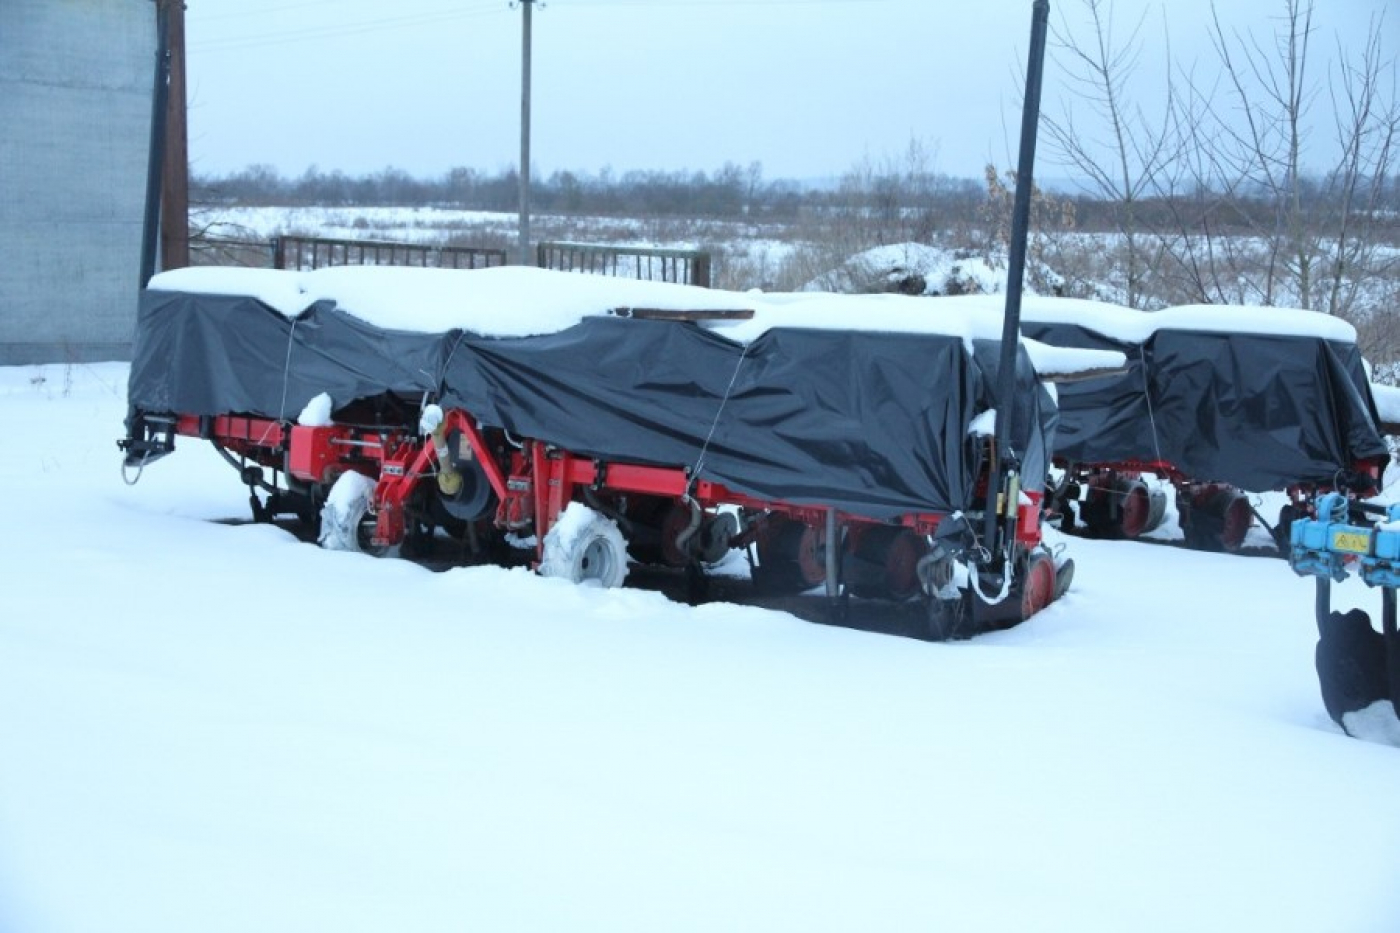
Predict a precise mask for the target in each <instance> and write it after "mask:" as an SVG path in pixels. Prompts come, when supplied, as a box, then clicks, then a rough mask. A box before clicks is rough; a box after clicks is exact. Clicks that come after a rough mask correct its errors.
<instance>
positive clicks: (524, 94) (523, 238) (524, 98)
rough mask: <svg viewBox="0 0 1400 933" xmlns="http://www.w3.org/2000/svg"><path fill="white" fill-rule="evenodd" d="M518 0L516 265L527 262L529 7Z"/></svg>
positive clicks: (525, 0)
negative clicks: (518, 77) (518, 94)
mask: <svg viewBox="0 0 1400 933" xmlns="http://www.w3.org/2000/svg"><path fill="white" fill-rule="evenodd" d="M534 5H535V0H520V12H521V14H522V19H521V29H520V265H522V266H528V265H530V8H531V7H533V6H534Z"/></svg>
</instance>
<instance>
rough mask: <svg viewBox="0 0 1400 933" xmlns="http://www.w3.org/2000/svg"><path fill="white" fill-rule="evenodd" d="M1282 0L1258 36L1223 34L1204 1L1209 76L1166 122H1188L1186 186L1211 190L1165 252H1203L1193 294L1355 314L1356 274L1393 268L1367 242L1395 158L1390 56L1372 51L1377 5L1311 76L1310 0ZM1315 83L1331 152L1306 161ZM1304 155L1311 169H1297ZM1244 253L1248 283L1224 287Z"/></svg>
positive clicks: (1363, 280)
mask: <svg viewBox="0 0 1400 933" xmlns="http://www.w3.org/2000/svg"><path fill="white" fill-rule="evenodd" d="M1282 3H1283V8H1284V9H1283V15H1282V17H1281V18H1280V20H1279V26H1278V28H1277V29H1276V31H1275V32H1274V34H1273V36H1272V42H1268V43H1266V42H1262V41H1260V40H1259V39H1258V38H1257V37H1255V36H1253V35H1252V34H1249V33H1239V32H1233V33H1228V34H1227V32H1226V30H1225V29H1224V27H1223V26H1222V25H1221V22H1220V19H1219V16H1218V14H1217V12H1216V10H1215V8H1214V7H1212V17H1211V39H1212V43H1213V45H1214V48H1215V52H1216V56H1217V58H1218V60H1219V63H1220V66H1221V79H1220V83H1219V85H1218V86H1213V87H1210V88H1207V89H1203V88H1201V87H1200V86H1197V85H1195V84H1194V83H1191V84H1189V85H1188V86H1189V88H1190V93H1189V100H1188V102H1187V103H1186V104H1184V106H1183V109H1182V110H1181V111H1180V113H1181V114H1182V116H1181V118H1180V120H1179V125H1181V126H1183V127H1189V128H1190V133H1189V136H1188V140H1189V146H1188V148H1189V149H1190V150H1191V152H1192V157H1193V159H1194V162H1193V173H1194V180H1195V182H1196V187H1197V188H1198V189H1200V190H1204V191H1209V192H1211V194H1212V196H1213V203H1212V205H1211V206H1210V208H1209V209H1208V210H1204V211H1201V212H1200V213H1198V214H1197V215H1196V216H1195V217H1194V218H1193V219H1192V222H1191V224H1183V226H1182V229H1183V232H1185V233H1194V235H1195V237H1194V240H1192V245H1190V246H1189V247H1188V248H1187V251H1186V252H1184V253H1182V252H1178V253H1177V255H1178V257H1179V258H1182V261H1183V262H1184V263H1187V264H1189V263H1192V262H1195V261H1197V260H1199V259H1200V258H1201V257H1202V256H1204V269H1203V271H1202V273H1201V274H1200V275H1199V276H1198V281H1199V283H1200V284H1201V285H1203V286H1205V285H1206V284H1207V283H1210V287H1209V288H1204V289H1203V294H1202V298H1204V299H1207V300H1231V299H1232V298H1236V297H1244V298H1246V299H1247V300H1251V301H1255V302H1257V303H1261V304H1266V305H1272V304H1292V305H1296V306H1298V307H1301V308H1308V309H1313V310H1319V311H1325V312H1327V313H1330V314H1335V315H1339V316H1342V317H1347V318H1355V317H1357V316H1358V315H1359V314H1364V313H1366V309H1364V308H1361V307H1359V306H1358V299H1359V298H1360V297H1361V296H1362V295H1363V293H1364V292H1365V290H1366V288H1367V283H1368V282H1369V281H1371V280H1373V279H1374V278H1376V277H1377V276H1380V277H1384V276H1386V275H1389V274H1393V272H1394V271H1395V270H1394V269H1386V268H1384V266H1385V264H1386V262H1387V261H1389V262H1391V263H1393V262H1394V259H1393V258H1391V259H1389V260H1387V254H1386V253H1384V252H1382V251H1381V250H1379V249H1378V247H1379V246H1380V244H1381V237H1382V236H1383V233H1384V228H1385V224H1386V220H1385V218H1384V215H1383V213H1382V212H1381V210H1380V208H1381V207H1382V200H1383V197H1384V194H1385V186H1386V184H1387V183H1388V179H1389V178H1390V176H1391V175H1392V174H1393V173H1394V172H1395V170H1396V166H1397V160H1396V143H1397V131H1400V100H1398V99H1397V96H1396V71H1395V64H1394V62H1393V61H1387V60H1386V58H1385V53H1384V49H1383V46H1382V41H1381V39H1382V36H1383V35H1384V33H1383V30H1382V26H1383V23H1382V21H1381V19H1379V18H1377V19H1375V20H1373V22H1372V23H1371V25H1370V29H1369V31H1368V35H1367V40H1366V43H1365V46H1364V48H1363V49H1362V50H1361V52H1360V54H1357V53H1356V51H1355V50H1348V49H1343V48H1340V47H1339V48H1338V50H1337V53H1338V54H1337V56H1336V62H1335V63H1334V64H1333V66H1332V68H1331V70H1330V72H1329V73H1328V74H1327V75H1326V76H1325V79H1324V80H1321V81H1319V80H1318V79H1316V78H1315V77H1314V70H1315V69H1314V68H1313V67H1312V40H1313V38H1314V36H1315V33H1316V27H1315V26H1314V22H1313V20H1314V7H1313V3H1312V2H1311V0H1282ZM1222 89H1223V93H1222ZM1324 91H1325V92H1326V93H1327V95H1328V96H1329V98H1330V102H1331V105H1332V110H1333V114H1334V116H1333V136H1332V139H1331V143H1332V144H1333V146H1334V153H1335V154H1334V156H1333V159H1334V160H1335V161H1333V162H1332V164H1331V166H1330V168H1326V167H1324V168H1321V170H1320V171H1318V167H1317V163H1318V161H1319V160H1320V156H1319V153H1318V151H1317V150H1318V148H1320V147H1316V146H1315V145H1314V138H1313V133H1314V132H1315V130H1316V124H1315V122H1314V120H1313V111H1314V107H1315V105H1316V103H1317V102H1318V100H1319V99H1320V98H1321V97H1322V95H1323V92H1324ZM1321 158H1325V156H1324V157H1321ZM1310 166H1311V167H1313V168H1314V171H1318V173H1317V174H1315V175H1313V174H1310V173H1309V171H1308V170H1309V168H1310ZM1192 224H1193V225H1194V229H1192ZM1241 234H1243V236H1241ZM1188 239H1189V238H1188ZM1201 241H1204V243H1205V246H1204V247H1200V246H1199V245H1197V244H1199V243H1200V242H1201ZM1183 242H1184V241H1183ZM1242 246H1243V247H1244V249H1245V250H1248V251H1252V253H1253V255H1252V256H1251V255H1247V254H1246V253H1245V252H1243V251H1242V250H1241V247H1242ZM1391 255H1392V256H1393V254H1391ZM1251 259H1253V261H1254V265H1255V266H1256V268H1257V269H1258V270H1259V271H1258V273H1257V274H1256V275H1254V276H1253V277H1252V280H1253V282H1254V283H1255V285H1254V287H1253V294H1250V295H1247V296H1237V295H1232V294H1231V293H1230V292H1229V290H1228V288H1227V286H1226V285H1225V283H1239V282H1241V281H1243V280H1245V277H1244V276H1243V273H1244V271H1245V269H1246V268H1247V266H1248V264H1249V261H1250V260H1251Z"/></svg>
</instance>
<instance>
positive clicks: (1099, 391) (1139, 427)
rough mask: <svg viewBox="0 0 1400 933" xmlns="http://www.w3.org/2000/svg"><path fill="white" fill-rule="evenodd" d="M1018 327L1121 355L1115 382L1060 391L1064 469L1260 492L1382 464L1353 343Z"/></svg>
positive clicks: (1058, 451)
mask: <svg viewBox="0 0 1400 933" xmlns="http://www.w3.org/2000/svg"><path fill="white" fill-rule="evenodd" d="M1023 329H1024V332H1025V334H1026V336H1027V337H1031V338H1034V339H1036V340H1040V341H1042V342H1044V343H1048V344H1050V345H1052V346H1063V347H1083V348H1091V349H1103V350H1118V351H1121V352H1122V353H1124V354H1125V355H1126V356H1127V358H1128V369H1127V372H1126V373H1124V374H1122V375H1115V376H1104V377H1100V378H1096V379H1091V380H1087V381H1085V382H1079V383H1072V384H1068V385H1062V386H1060V387H1059V407H1060V424H1059V430H1058V433H1057V435H1056V438H1055V455H1056V457H1057V458H1059V459H1062V460H1064V461H1066V462H1070V463H1080V464H1099V463H1102V464H1110V463H1122V462H1125V461H1132V460H1140V461H1166V462H1168V463H1170V464H1171V465H1173V466H1174V467H1176V468H1177V469H1178V470H1180V471H1181V472H1182V473H1184V474H1185V475H1186V476H1187V477H1189V478H1191V479H1194V480H1199V481H1202V482H1225V483H1229V484H1231V485H1233V486H1237V487H1239V488H1241V489H1249V490H1254V491H1264V490H1270V489H1283V488H1286V487H1287V486H1289V485H1292V484H1294V483H1303V482H1330V481H1332V480H1334V479H1335V477H1336V475H1337V473H1338V471H1342V470H1349V469H1351V467H1352V466H1353V464H1354V463H1356V462H1357V461H1365V460H1375V461H1377V462H1378V463H1381V464H1382V465H1383V463H1384V461H1385V460H1386V458H1387V452H1386V446H1385V442H1384V440H1383V439H1382V438H1381V436H1380V433H1379V431H1378V430H1377V427H1376V425H1377V423H1378V420H1379V419H1378V418H1377V416H1376V410H1375V403H1374V401H1373V400H1372V398H1371V392H1370V388H1369V384H1368V381H1367V378H1366V372H1365V368H1364V366H1363V365H1362V361H1361V352H1360V351H1359V350H1358V349H1357V348H1356V346H1355V345H1354V344H1350V343H1345V342H1338V341H1329V340H1325V339H1322V338H1320V337H1309V336H1301V335H1296V336H1295V335H1274V334H1241V333H1218V332H1210V331H1186V330H1160V331H1157V332H1156V333H1154V334H1153V335H1151V336H1150V337H1149V338H1148V339H1147V340H1145V341H1143V342H1142V343H1128V342H1124V341H1120V340H1115V339H1113V338H1110V337H1106V336H1104V335H1103V334H1100V333H1098V332H1096V331H1092V330H1089V329H1087V328H1084V327H1078V326H1075V325H1068V324H1043V323H1032V322H1027V323H1026V324H1025V325H1024V328H1023Z"/></svg>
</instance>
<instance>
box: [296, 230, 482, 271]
mask: <svg viewBox="0 0 1400 933" xmlns="http://www.w3.org/2000/svg"><path fill="white" fill-rule="evenodd" d="M505 264H506V251H505V250H503V249H487V248H484V247H477V246H419V245H415V244H412V243H389V242H380V241H376V240H331V239H324V238H321V237H299V236H282V237H276V238H275V239H273V241H272V265H273V267H274V268H277V269H301V270H306V269H320V268H322V267H325V266H425V267H429V268H436V269H485V268H488V267H490V266H504V265H505Z"/></svg>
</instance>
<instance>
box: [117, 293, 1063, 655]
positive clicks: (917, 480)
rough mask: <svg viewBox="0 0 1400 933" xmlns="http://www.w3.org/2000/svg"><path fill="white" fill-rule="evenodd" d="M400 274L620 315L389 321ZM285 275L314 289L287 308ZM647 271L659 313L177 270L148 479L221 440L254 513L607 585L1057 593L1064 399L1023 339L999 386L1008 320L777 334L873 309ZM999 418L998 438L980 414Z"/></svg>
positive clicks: (152, 340)
mask: <svg viewBox="0 0 1400 933" xmlns="http://www.w3.org/2000/svg"><path fill="white" fill-rule="evenodd" d="M391 273H392V275H393V279H392V281H393V283H394V289H393V290H401V291H403V293H404V294H406V295H407V294H413V295H418V296H420V298H419V299H418V300H420V301H421V300H422V299H421V295H422V293H423V290H424V289H429V290H432V289H436V290H439V292H440V293H439V294H436V295H434V297H433V298H432V299H431V301H429V302H428V303H429V304H431V305H433V306H434V307H453V308H466V309H473V308H475V309H482V308H485V309H486V310H484V311H480V312H479V313H477V316H476V318H474V319H473V321H474V323H475V324H476V325H478V326H480V322H481V321H483V320H486V319H494V320H496V321H499V322H508V323H509V324H511V325H517V324H519V315H520V309H522V308H536V309H538V308H541V307H546V308H547V307H551V306H553V305H554V304H555V303H557V302H558V301H561V300H567V301H573V302H575V303H577V302H578V301H580V300H584V301H585V302H586V301H596V302H597V303H598V308H597V310H596V313H594V311H592V310H589V311H586V312H585V313H582V314H581V315H580V316H579V317H578V319H577V321H576V322H574V323H572V324H570V325H569V326H565V327H562V328H560V329H555V330H550V331H548V332H544V333H526V334H525V335H518V336H508V335H501V334H493V335H486V334H482V333H479V332H476V331H466V330H461V329H449V330H447V331H441V332H439V331H436V330H424V329H415V328H417V325H416V324H414V323H412V322H411V321H410V322H408V323H406V324H404V325H402V326H399V327H395V328H386V327H382V326H379V325H376V324H372V323H370V322H369V320H368V319H369V318H374V319H376V320H378V319H382V318H383V316H384V315H383V314H381V313H379V312H378V311H376V312H375V313H371V314H365V313H364V310H365V307H366V300H365V299H364V298H363V297H362V295H364V294H382V293H383V292H384V291H386V289H385V288H384V287H383V283H384V281H385V277H386V276H387V275H389V274H391ZM420 273H421V275H420ZM279 276H280V277H283V278H276V277H279ZM269 277H273V278H269ZM270 281H275V282H277V283H280V285H283V286H286V287H285V288H281V289H280V291H281V293H283V294H290V295H293V296H297V297H299V298H304V299H305V300H306V301H307V302H309V306H308V307H305V308H301V309H299V310H294V309H293V308H292V307H290V306H289V307H284V308H280V309H279V308H278V307H274V306H272V305H270V304H269V303H268V302H269V300H272V299H268V298H266V297H259V294H260V290H266V287H267V283H268V282H270ZM642 285H645V286H647V288H646V289H644V290H643V291H644V295H643V296H642V297H643V298H644V299H645V300H646V301H647V302H648V305H649V306H648V307H641V306H638V305H637V304H632V305H629V306H625V307H624V306H620V305H618V304H616V301H617V299H616V298H614V297H613V296H614V294H616V289H618V288H619V287H620V286H619V285H618V284H615V280H607V279H603V278H601V277H588V276H581V275H577V274H570V273H555V272H548V271H545V270H538V269H523V268H502V269H485V270H475V271H460V272H457V271H451V272H448V271H441V270H417V269H393V270H386V269H375V268H342V269H331V270H318V271H316V272H310V273H294V272H275V273H274V272H269V271H267V270H242V271H241V272H240V271H239V270H224V269H217V270H210V269H188V270H178V271H176V272H171V273H165V274H163V275H161V276H158V277H157V278H156V279H154V280H153V282H152V283H151V287H150V288H148V289H147V290H146V292H145V293H144V294H143V298H142V304H141V310H140V317H139V322H138V329H137V347H136V353H135V359H134V361H133V364H132V370H131V380H130V385H129V400H130V403H131V411H130V415H129V418H128V424H127V436H126V438H125V439H124V440H123V441H122V447H123V449H124V450H125V453H126V458H125V463H126V466H127V467H128V468H130V469H140V468H143V467H145V466H147V465H149V464H150V463H152V462H153V461H155V460H156V459H158V458H159V457H161V456H163V455H165V454H167V453H169V452H171V451H172V450H173V449H174V447H175V443H176V439H177V438H199V439H203V440H207V441H209V442H211V443H212V444H213V445H214V446H215V448H216V449H218V450H219V452H220V453H221V454H222V456H223V457H224V458H225V459H226V460H228V462H229V463H230V464H231V465H232V466H233V467H234V468H235V469H236V470H237V471H238V474H239V476H240V477H241V479H242V481H243V482H244V483H246V484H247V485H248V487H249V492H250V499H251V502H252V509H253V513H254V516H255V518H257V519H260V520H272V519H275V518H279V517H286V516H290V517H294V518H297V519H300V520H302V521H304V522H305V523H307V524H308V525H310V526H314V527H315V528H316V529H317V534H318V538H319V540H320V541H321V543H322V544H324V545H325V546H327V547H332V548H341V549H351V550H363V551H371V552H379V551H386V550H390V549H398V550H399V551H401V552H403V553H406V554H410V555H411V554H413V553H414V552H415V550H416V551H418V552H419V553H423V552H425V551H427V550H428V549H431V548H438V549H441V548H443V547H444V546H446V547H450V548H453V549H456V551H457V552H458V553H459V554H460V555H461V557H462V558H463V559H464V560H468V561H497V562H511V561H516V560H524V561H528V562H530V563H532V564H533V565H535V566H537V567H538V568H539V569H540V571H541V572H543V573H547V574H553V575H560V576H565V577H568V578H570V579H573V580H576V581H580V582H589V583H596V584H600V585H604V586H614V585H617V584H619V583H620V582H621V581H622V578H623V575H624V574H625V573H626V571H627V568H628V566H629V564H630V563H640V564H654V565H663V566H670V567H676V568H683V569H684V571H685V573H686V574H687V575H688V576H689V578H690V579H691V581H692V583H693V584H694V588H695V590H696V591H697V592H698V591H699V590H700V589H702V588H703V586H704V583H705V580H706V570H707V568H709V567H711V566H712V565H713V564H715V563H716V562H717V561H719V560H720V559H721V558H724V557H725V556H727V555H728V554H729V553H730V551H731V550H733V549H743V550H744V551H746V553H747V554H748V555H749V558H750V562H751V564H752V578H753V581H754V585H755V587H757V588H759V589H761V590H763V591H766V592H772V593H799V592H804V591H810V590H819V591H822V592H824V594H825V595H827V596H841V597H842V598H843V599H844V598H846V597H847V595H849V596H854V597H857V598H863V599H864V598H870V599H882V600H886V601H916V602H917V601H922V602H923V603H926V610H927V612H926V619H927V621H926V624H925V626H924V632H925V633H926V634H927V635H928V636H929V637H933V638H944V637H951V636H956V635H963V634H971V633H972V632H974V631H977V630H982V629H985V628H988V627H995V626H1002V625H1006V624H1011V623H1014V622H1018V621H1020V620H1021V619H1024V618H1026V617H1028V616H1030V615H1032V614H1033V613H1035V612H1036V611H1038V610H1039V609H1041V608H1043V607H1044V606H1045V605H1047V604H1048V603H1049V602H1050V601H1051V599H1053V598H1054V597H1055V595H1056V594H1057V592H1063V590H1064V588H1065V587H1066V586H1067V585H1068V579H1069V573H1070V569H1069V566H1070V565H1068V564H1067V563H1066V562H1063V561H1061V562H1060V565H1059V566H1058V567H1057V566H1056V562H1055V560H1054V556H1053V555H1052V554H1051V552H1050V551H1049V550H1048V549H1047V548H1046V546H1045V545H1044V544H1043V543H1042V541H1041V535H1040V510H1041V508H1040V507H1041V501H1042V492H1041V482H1040V481H1041V477H1043V476H1044V472H1045V469H1046V467H1047V465H1048V459H1049V447H1048V444H1047V439H1048V437H1049V435H1050V432H1051V431H1052V429H1053V418H1054V404H1053V401H1052V396H1051V394H1050V393H1049V392H1048V391H1047V389H1046V388H1045V386H1044V385H1042V384H1041V382H1040V378H1041V375H1042V374H1040V373H1038V372H1037V371H1036V370H1035V368H1034V365H1033V361H1032V359H1031V357H1030V355H1029V353H1028V351H1027V350H1026V348H1025V347H1024V346H1023V345H1021V344H1020V343H1019V342H1016V344H1015V345H1014V347H1013V350H1014V353H1013V356H1012V370H1011V372H1010V373H1009V375H1010V382H1009V386H1010V387H1009V388H1006V387H1001V388H999V387H998V383H999V381H1000V380H999V378H998V374H999V366H1000V362H999V359H998V357H999V350H1000V343H999V341H997V340H995V339H991V338H990V337H987V338H984V337H980V336H975V337H974V338H973V339H969V337H968V336H967V334H966V333H951V334H950V333H946V332H936V331H935V332H922V333H899V332H876V331H857V330H846V329H830V328H829V329H811V328H806V327H793V326H783V323H782V322H783V321H785V320H794V319H796V320H802V319H806V318H809V317H812V316H823V315H824V316H825V317H826V318H828V319H829V318H831V316H832V315H833V314H835V315H836V316H837V317H841V316H843V315H844V316H845V317H846V318H850V319H856V318H860V317H863V316H866V315H867V313H868V308H869V307H870V304H869V302H870V301H871V300H872V299H871V298H863V297H859V296H844V297H842V296H827V297H826V298H823V299H820V302H819V303H820V304H821V305H822V307H823V308H824V309H825V310H822V309H820V308H817V307H816V306H815V305H813V303H812V302H811V301H803V300H796V299H794V300H792V301H791V302H790V303H789V304H788V305H786V306H784V307H782V308H772V307H766V306H764V302H763V296H749V295H739V294H734V293H724V292H718V291H709V290H702V289H694V288H691V287H688V286H675V285H666V284H663V283H621V286H627V287H626V288H624V289H623V291H622V293H621V298H622V299H623V300H626V299H636V298H637V297H638V293H637V291H636V289H637V288H638V287H640V286H642ZM272 290H273V291H278V289H277V288H274V289H272ZM444 290H445V293H441V292H443V291H444ZM328 292H338V293H339V294H341V295H342V296H346V297H343V298H342V299H338V300H332V299H331V298H330V297H325V298H321V299H320V300H316V298H317V296H318V295H321V294H326V293H328ZM580 296H582V299H581V298H580ZM887 297H888V296H874V298H873V300H874V301H876V302H881V301H882V299H883V298H887ZM903 300H905V301H908V302H917V299H903ZM406 303H407V304H412V303H413V302H406ZM743 304H751V305H752V304H757V306H758V309H759V310H758V311H757V312H755V311H754V310H753V308H752V307H750V308H742V307H739V306H740V305H743ZM911 307H912V306H911ZM881 309H883V310H888V308H886V307H884V305H883V304H882V306H881ZM356 311H358V312H359V313H358V314H357V313H355V312H356ZM473 313H475V312H473ZM407 316H408V317H410V318H411V317H412V315H411V314H409V315H407ZM466 316H467V317H470V316H471V314H466ZM914 317H915V315H913V314H912V312H911V313H910V319H911V320H912V319H913V318H914ZM974 323H975V322H974ZM992 323H994V324H995V326H997V327H999V326H1000V324H1001V316H1000V315H999V314H998V315H996V316H995V321H994V322H991V321H988V322H983V323H982V324H980V325H977V326H978V327H980V328H981V330H982V331H987V330H989V329H990V326H991V324H992ZM969 326H971V325H969ZM736 328H748V330H747V331H745V332H743V334H741V335H740V336H741V338H742V339H732V338H731V336H726V333H728V334H731V335H732V334H736V333H738V331H737V330H736ZM516 329H517V330H520V329H521V328H519V327H516ZM531 329H532V328H529V327H526V328H524V330H526V331H529V330H531ZM993 409H995V410H996V411H997V412H998V413H999V414H998V415H997V416H996V418H994V419H992V418H989V412H991V411H992V410H993ZM1003 417H1004V418H1005V430H1006V432H1007V435H1006V438H1005V439H1000V438H998V437H996V435H995V432H994V431H992V430H990V429H988V430H985V431H983V432H981V433H978V432H977V431H975V430H972V431H970V428H971V427H972V426H974V423H975V422H981V423H986V424H990V422H991V421H992V420H995V421H1000V420H1001V418H1003ZM998 445H1000V446H998ZM994 461H999V462H1000V463H1001V464H1003V466H1004V469H1003V470H1002V471H1001V476H1000V478H999V479H996V480H993V479H992V472H993V471H992V470H991V468H990V467H991V464H992V463H993V462H994ZM1022 476H1025V477H1029V478H1030V480H1029V481H1027V482H1025V483H1022V481H1021V477H1022ZM989 490H990V492H989ZM989 513H990V514H989ZM989 527H990V532H988V530H987V529H988V528H989ZM847 601H848V600H847ZM848 602H849V601H848Z"/></svg>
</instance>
